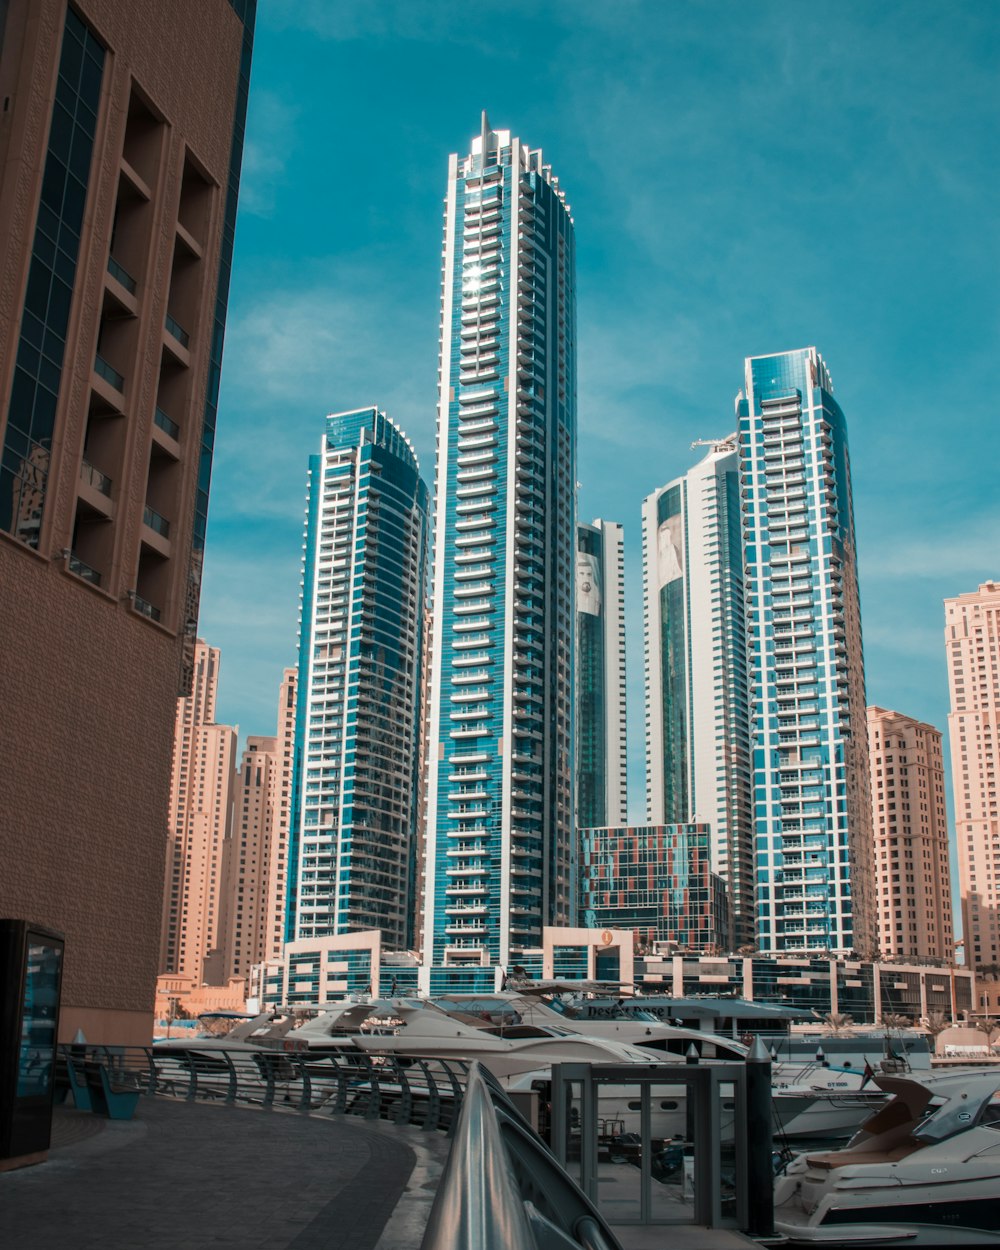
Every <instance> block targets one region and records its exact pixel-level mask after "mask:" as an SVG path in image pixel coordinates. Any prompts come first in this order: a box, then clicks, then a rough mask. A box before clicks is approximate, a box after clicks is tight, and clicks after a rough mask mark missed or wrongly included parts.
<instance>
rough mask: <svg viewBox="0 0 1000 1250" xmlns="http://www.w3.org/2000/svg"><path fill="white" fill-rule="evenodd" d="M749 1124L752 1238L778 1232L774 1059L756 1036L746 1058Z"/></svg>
mask: <svg viewBox="0 0 1000 1250" xmlns="http://www.w3.org/2000/svg"><path fill="white" fill-rule="evenodd" d="M746 1064H747V1125H746V1141H745V1142H744V1150H745V1152H746V1161H747V1197H748V1199H749V1201H748V1203H747V1216H748V1220H747V1223H748V1227H747V1229H746V1231H747V1232H748V1233H749V1234H750V1235H751V1236H752V1237H769V1236H771V1235H772V1234H773V1233H774V1165H773V1163H772V1161H771V1156H772V1154H773V1152H774V1132H773V1128H772V1121H771V1117H772V1105H771V1097H772V1096H771V1056H770V1055H769V1054H768V1052H767V1047H766V1046H765V1045H764V1043H763V1041H762V1040H761V1038H760V1036H759V1035H758V1036H756V1037H755V1038H754V1040H753V1045H752V1046H751V1047H750V1052H749V1054H748V1055H747V1059H746Z"/></svg>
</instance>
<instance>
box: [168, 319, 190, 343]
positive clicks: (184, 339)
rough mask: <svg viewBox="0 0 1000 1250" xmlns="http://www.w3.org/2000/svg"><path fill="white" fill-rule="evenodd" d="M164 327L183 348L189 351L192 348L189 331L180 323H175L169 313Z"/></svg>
mask: <svg viewBox="0 0 1000 1250" xmlns="http://www.w3.org/2000/svg"><path fill="white" fill-rule="evenodd" d="M164 326H165V328H166V331H167V333H168V334H169V335H171V336H172V337H173V338H175V339H176V340H177V342H178V343H180V345H181V347H183V348H185V349H187V348H189V347H190V346H191V336H190V335H189V334H188V332H187V330H185V329H184V327H183V326H182V325H181V324H180V322H179V321H175V320H174V318H173V317H171V315H170V314H169V313H167V316H166V320H165V321H164Z"/></svg>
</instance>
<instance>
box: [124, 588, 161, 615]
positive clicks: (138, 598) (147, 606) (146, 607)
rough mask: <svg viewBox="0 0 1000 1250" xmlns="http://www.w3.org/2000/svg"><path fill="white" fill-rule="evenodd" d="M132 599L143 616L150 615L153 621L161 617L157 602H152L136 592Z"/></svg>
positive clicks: (133, 604) (134, 605)
mask: <svg viewBox="0 0 1000 1250" xmlns="http://www.w3.org/2000/svg"><path fill="white" fill-rule="evenodd" d="M131 599H132V606H133V607H134V608H135V610H136V611H137V612H141V613H142V615H143V616H148V617H149V619H150V620H151V621H158V620H159V619H160V609H159V608H158V607H156V605H155V604H152V603H150V602H149V600H148V599H143V597H142V595H139V594H135V593H134V592H133V594H132V596H131Z"/></svg>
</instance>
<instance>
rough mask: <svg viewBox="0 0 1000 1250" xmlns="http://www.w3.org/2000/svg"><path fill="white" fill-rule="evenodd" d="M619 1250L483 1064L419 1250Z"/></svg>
mask: <svg viewBox="0 0 1000 1250" xmlns="http://www.w3.org/2000/svg"><path fill="white" fill-rule="evenodd" d="M556 1246H559V1247H564V1248H566V1247H572V1246H580V1247H586V1250H620V1246H619V1243H618V1240H617V1239H616V1237H615V1235H614V1233H613V1232H612V1231H611V1229H610V1227H609V1226H608V1224H607V1222H606V1221H605V1220H604V1218H603V1216H602V1215H601V1214H600V1212H599V1211H598V1210H597V1208H596V1207H595V1206H594V1204H593V1203H592V1202H590V1200H589V1199H588V1198H587V1197H586V1195H585V1194H584V1193H583V1191H582V1190H581V1189H580V1188H579V1187H578V1186H577V1185H576V1183H575V1182H574V1181H573V1180H572V1179H571V1178H570V1176H569V1175H568V1174H567V1173H566V1171H565V1170H564V1169H563V1168H562V1167H561V1166H560V1165H559V1164H558V1163H557V1162H556V1159H555V1157H554V1156H553V1154H552V1153H551V1151H550V1150H549V1149H548V1147H547V1146H546V1145H545V1143H544V1142H543V1141H542V1139H541V1138H540V1137H539V1136H538V1135H537V1134H536V1133H535V1132H534V1131H533V1130H532V1129H531V1128H530V1127H529V1126H528V1124H527V1123H526V1122H525V1120H524V1119H523V1118H522V1117H521V1116H520V1114H519V1113H518V1112H517V1111H516V1109H515V1108H514V1106H513V1104H512V1103H511V1102H510V1101H509V1099H508V1098H507V1096H506V1095H505V1094H504V1092H503V1090H502V1089H501V1088H500V1086H499V1085H498V1084H497V1082H496V1080H495V1079H494V1078H493V1077H492V1076H491V1075H490V1074H489V1072H488V1071H487V1070H486V1069H484V1068H482V1067H481V1065H480V1064H478V1063H476V1064H473V1066H472V1069H471V1070H470V1072H469V1075H468V1081H467V1083H466V1087H465V1098H464V1099H463V1101H462V1109H461V1112H460V1114H459V1120H458V1126H457V1128H456V1131H455V1137H454V1141H453V1143H452V1148H451V1151H450V1153H449V1155H448V1159H447V1162H446V1163H445V1167H444V1171H443V1173H442V1175H441V1179H440V1181H439V1183H438V1190H437V1196H436V1197H435V1200H434V1206H433V1207H432V1208H431V1214H430V1219H429V1220H428V1223H427V1227H426V1229H425V1230H424V1237H423V1241H422V1242H421V1250H501V1248H503V1250H549V1248H551V1247H556Z"/></svg>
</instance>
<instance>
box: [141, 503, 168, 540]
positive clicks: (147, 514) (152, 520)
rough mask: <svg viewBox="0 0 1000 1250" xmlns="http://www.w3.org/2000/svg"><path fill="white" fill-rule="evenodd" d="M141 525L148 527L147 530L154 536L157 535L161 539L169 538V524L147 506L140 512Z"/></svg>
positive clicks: (164, 518)
mask: <svg viewBox="0 0 1000 1250" xmlns="http://www.w3.org/2000/svg"><path fill="white" fill-rule="evenodd" d="M142 523H143V525H148V526H149V528H150V529H151V530H152V531H153V532H154V533H155V534H159V535H160V537H161V538H169V537H170V522H169V521H168V520H167V519H166V517H162V516H160V514H159V513H158V512H154V511H153V509H152V508H151V507H149V505H148V504H147V505H146V507H145V508H143V510H142Z"/></svg>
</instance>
